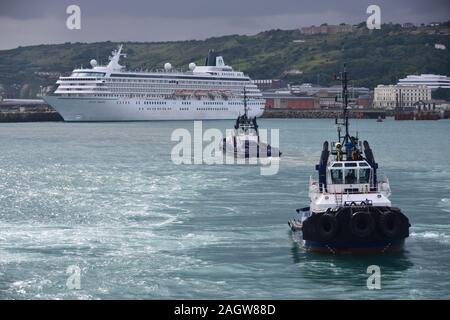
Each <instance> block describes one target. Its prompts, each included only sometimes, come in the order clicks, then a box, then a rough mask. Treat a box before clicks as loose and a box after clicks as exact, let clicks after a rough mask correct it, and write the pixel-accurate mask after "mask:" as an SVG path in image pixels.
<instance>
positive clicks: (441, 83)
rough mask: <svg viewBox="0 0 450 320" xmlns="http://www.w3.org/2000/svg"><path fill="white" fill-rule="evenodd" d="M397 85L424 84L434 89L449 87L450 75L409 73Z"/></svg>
mask: <svg viewBox="0 0 450 320" xmlns="http://www.w3.org/2000/svg"><path fill="white" fill-rule="evenodd" d="M397 84H398V85H424V86H427V87H428V88H430V89H432V90H435V89H438V88H443V89H450V77H447V76H443V75H437V74H421V75H409V76H406V78H403V79H400V80H399V81H398V83H397Z"/></svg>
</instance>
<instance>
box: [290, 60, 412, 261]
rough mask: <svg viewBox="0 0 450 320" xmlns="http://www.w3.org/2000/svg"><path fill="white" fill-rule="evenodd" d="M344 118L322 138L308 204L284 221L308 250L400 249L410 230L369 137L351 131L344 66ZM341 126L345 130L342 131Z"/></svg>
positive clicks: (343, 251) (333, 251)
mask: <svg viewBox="0 0 450 320" xmlns="http://www.w3.org/2000/svg"><path fill="white" fill-rule="evenodd" d="M339 79H340V80H341V82H342V100H343V101H342V104H343V116H342V119H340V120H338V119H336V125H337V129H338V140H337V141H336V142H335V143H332V144H331V152H330V146H329V143H328V142H327V141H325V142H324V143H323V150H322V154H321V157H320V162H319V164H318V165H316V170H317V171H318V180H315V179H313V178H311V179H310V182H309V199H310V205H309V207H304V208H300V209H297V210H296V213H295V214H294V217H293V218H292V219H291V220H289V222H288V224H289V226H290V228H291V229H292V231H293V232H294V234H298V236H299V237H300V238H301V239H300V240H301V243H302V246H303V247H304V248H305V250H307V251H314V252H327V253H350V254H357V253H382V252H388V251H399V250H402V249H403V247H404V243H405V239H406V238H407V237H408V236H409V227H410V224H409V220H408V218H407V217H406V216H405V215H404V214H403V213H402V211H401V210H400V209H399V208H397V207H393V206H392V204H391V201H390V200H389V196H390V195H391V189H390V186H389V180H388V179H387V178H381V177H380V176H379V174H378V164H377V163H376V162H375V158H374V155H373V152H372V149H371V148H370V145H369V143H368V142H367V141H363V143H361V141H359V139H358V137H357V136H352V135H350V133H349V121H348V91H347V82H348V80H347V71H346V69H345V65H344V70H343V72H342V73H341V75H340V77H339ZM342 126H343V127H344V129H345V134H341V132H342Z"/></svg>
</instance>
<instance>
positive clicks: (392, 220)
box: [378, 211, 400, 238]
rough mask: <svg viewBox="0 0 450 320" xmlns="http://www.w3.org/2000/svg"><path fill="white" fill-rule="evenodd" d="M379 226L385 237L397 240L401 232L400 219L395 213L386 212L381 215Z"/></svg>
mask: <svg viewBox="0 0 450 320" xmlns="http://www.w3.org/2000/svg"><path fill="white" fill-rule="evenodd" d="M378 226H379V227H380V231H381V233H382V234H383V235H385V236H386V237H388V238H395V237H397V236H398V235H399V232H400V218H399V217H398V215H397V214H396V213H395V212H392V211H385V212H382V213H380V218H379V220H378Z"/></svg>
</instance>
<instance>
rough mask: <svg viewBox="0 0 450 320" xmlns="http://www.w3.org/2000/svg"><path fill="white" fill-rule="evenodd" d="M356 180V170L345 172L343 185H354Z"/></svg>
mask: <svg viewBox="0 0 450 320" xmlns="http://www.w3.org/2000/svg"><path fill="white" fill-rule="evenodd" d="M356 180H357V179H356V169H347V170H345V184H354V183H356Z"/></svg>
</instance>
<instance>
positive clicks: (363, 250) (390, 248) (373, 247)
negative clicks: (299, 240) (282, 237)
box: [303, 239, 405, 254]
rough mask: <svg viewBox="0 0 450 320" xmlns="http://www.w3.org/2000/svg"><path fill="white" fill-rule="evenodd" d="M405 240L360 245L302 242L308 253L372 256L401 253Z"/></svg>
mask: <svg viewBox="0 0 450 320" xmlns="http://www.w3.org/2000/svg"><path fill="white" fill-rule="evenodd" d="M404 245H405V239H400V240H387V241H379V242H367V243H362V244H355V243H337V242H325V243H324V242H318V241H309V240H304V241H303V248H304V249H305V250H306V251H309V252H321V253H332V254H374V253H386V252H398V251H402V250H403V248H404Z"/></svg>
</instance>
